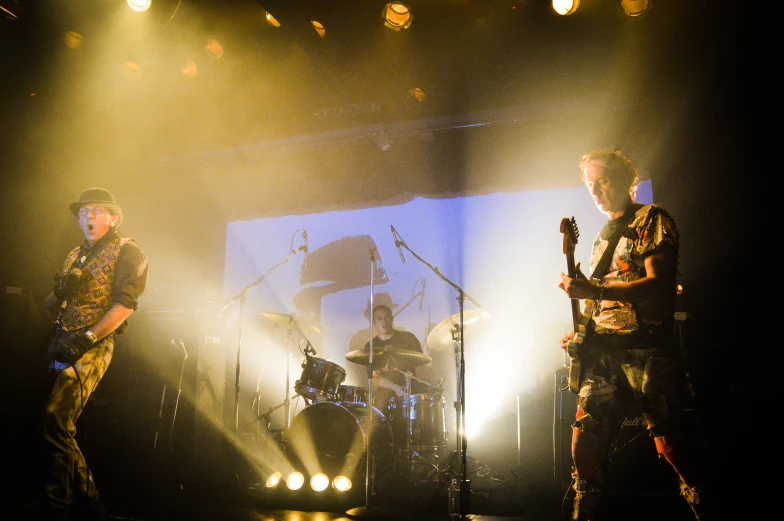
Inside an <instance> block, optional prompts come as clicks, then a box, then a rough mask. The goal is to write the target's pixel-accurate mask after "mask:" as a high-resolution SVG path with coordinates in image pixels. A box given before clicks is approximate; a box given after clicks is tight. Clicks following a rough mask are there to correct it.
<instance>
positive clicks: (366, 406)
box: [260, 312, 489, 486]
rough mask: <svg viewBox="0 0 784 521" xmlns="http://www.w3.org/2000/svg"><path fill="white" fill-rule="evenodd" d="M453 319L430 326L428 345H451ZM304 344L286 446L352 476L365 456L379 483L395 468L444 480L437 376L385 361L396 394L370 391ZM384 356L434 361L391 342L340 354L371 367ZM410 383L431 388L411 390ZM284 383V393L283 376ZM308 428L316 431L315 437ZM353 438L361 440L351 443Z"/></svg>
mask: <svg viewBox="0 0 784 521" xmlns="http://www.w3.org/2000/svg"><path fill="white" fill-rule="evenodd" d="M488 317H489V315H487V314H486V313H484V312H482V313H472V314H470V315H468V318H467V319H464V320H465V322H464V323H466V324H471V325H470V326H469V327H471V328H474V327H476V326H477V325H479V324H483V323H484V322H485V320H484V319H486V318H488ZM260 318H264V319H266V320H271V321H273V322H275V323H277V324H280V325H283V326H285V327H287V328H289V331H291V330H292V329H296V330H299V331H301V332H303V336H306V335H311V338H313V337H314V335H318V334H320V330H318V328H315V327H313V326H303V325H301V324H298V322H297V320H296V319H295V318H294V317H292V316H290V315H282V314H280V313H275V312H264V313H262V315H261V317H260ZM458 318H459V317H457V316H456V315H453V316H451V317H449V318H447V319H446V320H444V321H442V322H441V323H439V324H437V325H436V326H434V327H433V328H432V329H431V331H430V333H429V334H428V336H427V345H428V347H429V348H430V350H433V351H446V350H447V349H449V347H450V344H453V343H454V340H453V336H452V335H453V334H454V330H455V327H458V326H456V320H457V319H458ZM289 336H291V335H289ZM308 347H310V344H309V342H308ZM308 347H306V348H305V350H304V352H303V354H304V355H305V358H304V360H303V362H302V365H301V368H302V373H301V375H300V377H299V379H297V380H296V381H295V382H294V386H293V387H294V391H295V393H296V395H298V396H300V397H302V398H304V399H305V402H306V407H305V408H304V409H302V410H301V411H300V412H299V413H297V414H296V415H295V416H294V417H293V418H291V421H290V425H289V421H288V416H287V422H286V426H285V428H284V430H283V433H282V438H283V445H284V446H285V447H287V448H288V450H290V451H292V452H294V453H297V452H305V451H307V452H310V451H312V450H313V449H315V452H316V454H317V455H319V456H320V457H322V458H323V459H325V460H327V459H329V460H340V461H342V463H341V465H342V467H341V468H343V469H346V468H348V469H353V470H356V471H357V473H358V474H362V473H363V469H362V463H363V462H364V461H366V460H365V458H366V457H367V456H368V454H370V456H371V457H372V458H373V470H372V473H373V476H374V477H373V479H374V480H375V485H376V486H382V485H384V484H385V483H386V482H387V480H388V479H389V478H390V477H391V476H392V475H393V474H395V473H397V474H398V475H401V474H402V475H403V476H404V478H406V479H408V480H409V481H411V482H414V483H417V482H425V481H430V480H433V479H439V478H440V479H443V475H444V473H446V472H449V469H447V468H445V467H444V466H443V465H441V464H440V462H441V460H442V459H443V456H444V455H445V453H446V449H447V432H448V431H447V427H446V416H447V414H446V400H445V398H444V396H443V387H442V385H443V382H444V379H443V378H442V379H441V380H440V381H439V382H438V383H436V384H433V383H430V382H427V381H426V380H423V379H421V378H418V377H417V376H415V375H414V374H413V373H412V372H410V371H402V370H399V369H393V368H391V367H390V370H392V371H398V372H400V373H401V374H402V375H403V377H404V380H405V385H403V394H402V395H399V396H398V395H397V394H393V396H392V397H389V398H386V396H388V395H386V394H384V393H378V394H374V393H373V392H372V391H371V387H377V384H373V383H372V382H371V381H369V387H363V386H355V385H345V384H344V383H343V382H344V381H345V379H346V370H345V369H344V368H343V367H341V366H340V365H338V364H337V363H335V362H332V361H330V360H326V359H323V358H318V357H316V356H313V354H312V353H315V351H312V350H309V349H308ZM390 357H392V358H394V359H395V360H397V361H400V362H404V363H405V364H406V367H409V368H411V367H419V366H422V365H426V364H428V363H430V362H431V361H432V358H431V356H430V355H428V354H425V353H422V352H418V351H411V350H408V349H399V348H392V347H373V348H372V355H371V349H357V350H354V351H350V352H349V353H347V354H346V355H345V358H346V360H347V361H348V362H350V363H354V364H358V365H362V366H369V365H371V364H372V366H373V367H385V366H387V361H388V360H389V358H390ZM414 381H416V382H418V383H419V384H421V386H420V387H423V388H427V389H430V390H431V391H430V392H428V393H418V394H415V393H412V392H411V389H412V382H414ZM286 385H287V394H288V389H289V382H288V381H287V382H286ZM371 395H372V398H371ZM288 401H289V400H288V399H287V400H286V401H285V402H284V403H283V404H281V405H279V406H278V407H274V408H271V409H270V411H269V412H268V413H267V414H266V415H263V416H266V419H267V420H269V413H270V412H272V411H274V410H276V409H278V408H279V407H281V406H283V405H284V404H287V403H288ZM371 401H372V404H371ZM287 409H288V407H287ZM287 414H288V413H287ZM314 433H321V435H316V436H314ZM356 439H359V440H361V443H360V444H357V443H356V442H355V441H352V440H356ZM306 444H307V446H308V447H309V448H307V449H306V448H305V445H306ZM403 468H405V470H403Z"/></svg>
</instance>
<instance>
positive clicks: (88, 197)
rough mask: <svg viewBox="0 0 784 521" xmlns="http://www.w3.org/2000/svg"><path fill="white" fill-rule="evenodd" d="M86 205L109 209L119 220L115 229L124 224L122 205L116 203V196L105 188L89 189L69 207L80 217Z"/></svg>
mask: <svg viewBox="0 0 784 521" xmlns="http://www.w3.org/2000/svg"><path fill="white" fill-rule="evenodd" d="M86 204H99V205H101V206H103V207H105V208H106V209H108V210H109V211H110V212H111V213H112V215H116V216H117V217H118V219H117V224H115V228H119V226H120V225H121V224H122V222H123V211H122V208H120V205H119V204H117V203H116V202H115V201H114V196H113V195H112V193H111V192H109V191H108V190H104V189H103V188H88V189H87V190H84V191H83V192H82V194H81V195H80V196H79V200H78V201H76V202H75V203H71V204H70V205H68V207H69V208H70V209H71V212H72V213H73V214H74V215H75V216H77V217H78V216H79V208H81V207H82V206H84V205H86Z"/></svg>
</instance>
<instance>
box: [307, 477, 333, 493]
mask: <svg viewBox="0 0 784 521" xmlns="http://www.w3.org/2000/svg"><path fill="white" fill-rule="evenodd" d="M328 486H329V478H328V477H327V475H326V474H324V473H323V472H319V473H318V474H314V475H313V477H312V478H310V488H312V489H313V490H315V491H316V492H321V491H323V490H324V489H326V488H327V487H328Z"/></svg>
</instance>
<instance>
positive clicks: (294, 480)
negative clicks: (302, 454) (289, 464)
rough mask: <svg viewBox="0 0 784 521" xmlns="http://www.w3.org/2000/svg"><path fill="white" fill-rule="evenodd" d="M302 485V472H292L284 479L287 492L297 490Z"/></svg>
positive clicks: (303, 479)
mask: <svg viewBox="0 0 784 521" xmlns="http://www.w3.org/2000/svg"><path fill="white" fill-rule="evenodd" d="M304 483H305V476H304V475H302V472H292V473H291V474H289V475H288V477H287V478H286V486H287V487H289V490H299V489H300V488H302V485H303V484H304Z"/></svg>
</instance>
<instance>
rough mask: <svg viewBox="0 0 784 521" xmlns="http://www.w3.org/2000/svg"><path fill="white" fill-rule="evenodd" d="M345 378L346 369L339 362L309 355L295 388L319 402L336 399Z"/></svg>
mask: <svg viewBox="0 0 784 521" xmlns="http://www.w3.org/2000/svg"><path fill="white" fill-rule="evenodd" d="M345 379H346V370H345V369H343V368H342V367H340V366H339V365H338V364H336V363H334V362H330V361H329V360H324V359H322V358H314V357H312V356H308V357H306V358H305V360H304V361H303V362H302V376H300V378H299V380H297V381H296V382H294V390H295V391H296V392H297V394H299V395H300V396H303V397H305V398H310V399H311V400H314V401H317V402H320V401H330V400H335V399H336V398H337V396H338V388H339V387H340V384H341V383H343V380H345Z"/></svg>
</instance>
